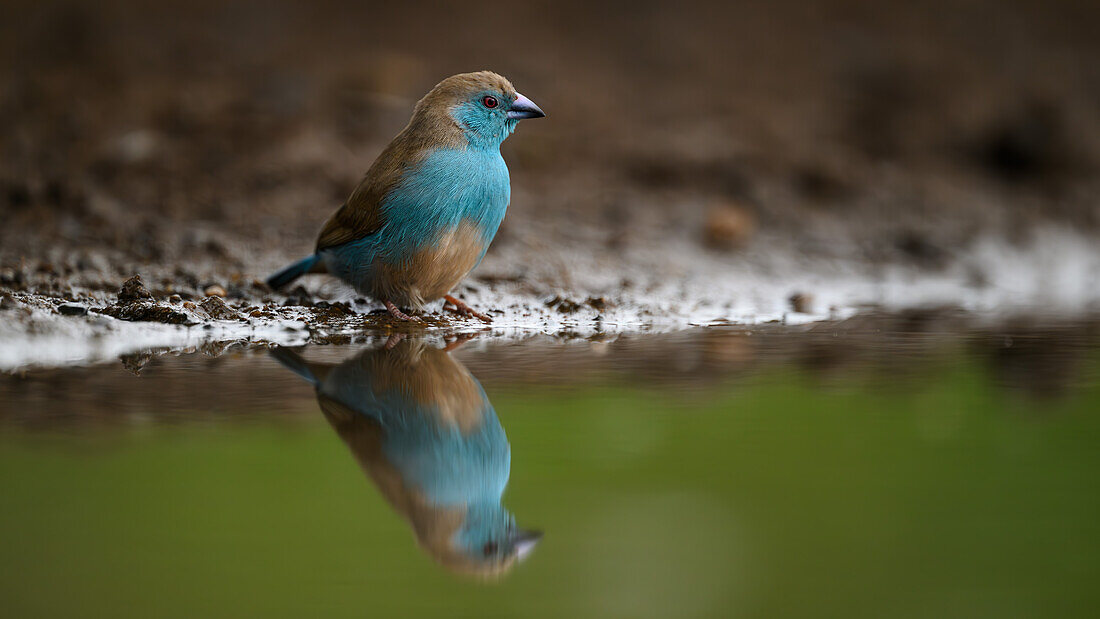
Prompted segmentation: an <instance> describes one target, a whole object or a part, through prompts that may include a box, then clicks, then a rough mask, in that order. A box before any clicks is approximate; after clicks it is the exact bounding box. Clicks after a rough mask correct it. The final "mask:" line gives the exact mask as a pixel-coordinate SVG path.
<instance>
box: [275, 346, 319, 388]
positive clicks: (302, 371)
mask: <svg viewBox="0 0 1100 619" xmlns="http://www.w3.org/2000/svg"><path fill="white" fill-rule="evenodd" d="M271 356H272V357H275V359H277V360H278V361H279V363H281V364H283V366H284V367H286V368H287V369H288V370H290V371H291V372H294V373H295V374H297V375H298V376H301V377H302V378H304V379H306V380H308V381H309V382H311V383H313V384H314V385H316V384H317V383H318V382H319V377H318V376H317V375H316V374H314V372H313V368H311V367H310V365H309V363H307V362H306V360H305V359H303V358H302V356H301V355H299V354H298V353H296V352H294V351H293V350H290V349H288V348H283V347H282V346H276V347H275V348H273V349H271Z"/></svg>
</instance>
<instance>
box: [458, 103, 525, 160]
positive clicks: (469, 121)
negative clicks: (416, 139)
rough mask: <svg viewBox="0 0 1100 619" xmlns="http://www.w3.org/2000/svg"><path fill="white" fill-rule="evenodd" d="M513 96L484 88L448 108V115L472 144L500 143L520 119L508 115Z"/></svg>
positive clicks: (495, 144)
mask: <svg viewBox="0 0 1100 619" xmlns="http://www.w3.org/2000/svg"><path fill="white" fill-rule="evenodd" d="M515 101H516V98H515V97H514V96H512V95H507V94H505V93H502V92H500V91H494V90H483V91H480V92H478V93H476V94H474V95H473V96H471V97H468V98H467V99H466V100H464V101H462V102H461V103H459V104H458V105H456V106H455V107H453V108H452V109H451V115H452V116H454V119H455V120H456V121H458V124H459V125H461V126H462V128H463V130H464V131H465V133H466V139H468V140H469V141H470V145H471V146H473V147H475V148H494V147H499V146H500V144H501V142H503V141H504V139H505V138H507V137H508V136H509V135H511V134H512V132H513V131H515V130H516V123H518V122H519V120H517V119H514V118H509V117H508V111H509V110H511V109H512V104H513V103H515Z"/></svg>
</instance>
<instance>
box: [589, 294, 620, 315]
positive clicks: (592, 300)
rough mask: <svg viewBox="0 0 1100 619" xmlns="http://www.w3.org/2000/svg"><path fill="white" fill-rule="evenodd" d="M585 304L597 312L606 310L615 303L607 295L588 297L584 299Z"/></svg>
mask: <svg viewBox="0 0 1100 619" xmlns="http://www.w3.org/2000/svg"><path fill="white" fill-rule="evenodd" d="M584 303H585V305H587V306H588V307H591V308H592V309H594V310H596V311H597V312H602V311H605V310H606V309H607V308H609V307H612V306H613V305H614V303H612V302H611V301H609V300H608V299H607V297H588V298H587V299H585V301H584Z"/></svg>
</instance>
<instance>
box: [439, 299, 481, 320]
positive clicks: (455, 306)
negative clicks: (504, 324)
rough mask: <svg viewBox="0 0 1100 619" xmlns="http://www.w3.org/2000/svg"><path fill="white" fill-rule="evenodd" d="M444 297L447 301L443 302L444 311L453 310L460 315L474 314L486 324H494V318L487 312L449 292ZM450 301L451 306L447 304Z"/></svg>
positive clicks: (452, 311)
mask: <svg viewBox="0 0 1100 619" xmlns="http://www.w3.org/2000/svg"><path fill="white" fill-rule="evenodd" d="M443 299H444V301H445V303H443V311H445V312H451V313H452V314H455V315H458V316H472V317H474V318H477V319H478V320H480V321H481V322H484V323H485V324H492V322H493V319H492V318H489V316H487V315H486V314H482V313H481V312H479V311H477V310H475V309H474V308H472V307H470V306H469V305H466V304H465V303H463V302H462V301H459V300H458V299H456V298H454V297H452V296H451V295H449V294H448V295H445V296H444V297H443ZM448 303H449V304H450V305H451V306H450V307H448V306H447V304H448Z"/></svg>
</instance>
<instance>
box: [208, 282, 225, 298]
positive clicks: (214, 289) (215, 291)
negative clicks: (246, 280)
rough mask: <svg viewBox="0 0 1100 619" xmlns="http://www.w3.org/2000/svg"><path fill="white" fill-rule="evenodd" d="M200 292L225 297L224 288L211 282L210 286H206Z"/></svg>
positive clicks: (209, 295)
mask: <svg viewBox="0 0 1100 619" xmlns="http://www.w3.org/2000/svg"><path fill="white" fill-rule="evenodd" d="M202 293H203V294H205V295H206V296H208V297H222V298H225V295H226V292H225V288H222V287H221V286H219V285H218V284H213V285H211V286H207V287H206V288H205V289H204V290H203V291H202Z"/></svg>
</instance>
